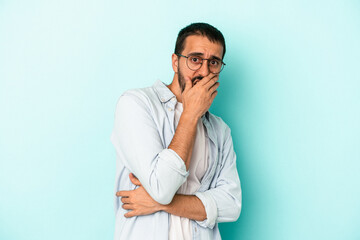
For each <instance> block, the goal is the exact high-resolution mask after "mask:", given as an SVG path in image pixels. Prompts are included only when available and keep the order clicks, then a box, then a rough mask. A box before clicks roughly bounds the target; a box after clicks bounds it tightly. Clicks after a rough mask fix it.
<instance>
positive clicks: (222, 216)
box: [195, 127, 242, 229]
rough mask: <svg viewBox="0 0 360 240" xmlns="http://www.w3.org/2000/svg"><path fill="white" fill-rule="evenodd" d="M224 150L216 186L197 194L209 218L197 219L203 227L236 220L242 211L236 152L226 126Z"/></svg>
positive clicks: (216, 177)
mask: <svg viewBox="0 0 360 240" xmlns="http://www.w3.org/2000/svg"><path fill="white" fill-rule="evenodd" d="M225 136H226V137H225V141H224V145H223V150H222V151H221V152H220V154H221V156H220V159H219V161H220V163H219V165H218V167H220V169H219V171H218V173H217V176H215V179H216V184H215V187H213V188H211V189H209V190H206V191H204V192H197V193H196V194H195V195H196V196H197V197H198V198H199V199H200V200H201V201H202V203H203V205H204V207H205V211H206V215H207V219H205V220H204V221H196V222H197V223H198V224H199V225H200V226H202V227H208V228H211V229H212V228H213V227H214V226H215V223H217V222H233V221H236V220H237V219H238V218H239V216H240V212H241V206H242V193H241V186H240V179H239V175H238V172H237V169H236V154H235V151H234V147H233V142H232V138H231V134H230V128H228V127H227V128H226V134H225Z"/></svg>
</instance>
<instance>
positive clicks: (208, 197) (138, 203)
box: [117, 127, 242, 228]
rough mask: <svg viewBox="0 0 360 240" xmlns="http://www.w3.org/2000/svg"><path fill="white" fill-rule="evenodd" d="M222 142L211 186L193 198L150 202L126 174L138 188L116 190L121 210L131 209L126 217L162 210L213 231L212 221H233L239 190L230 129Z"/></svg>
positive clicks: (144, 192)
mask: <svg viewBox="0 0 360 240" xmlns="http://www.w3.org/2000/svg"><path fill="white" fill-rule="evenodd" d="M225 132H226V133H227V135H226V140H225V143H224V146H223V151H222V152H221V153H220V154H221V156H220V159H219V161H220V162H221V163H220V168H218V169H217V173H216V176H215V179H216V181H215V186H214V187H213V188H211V189H209V190H207V191H205V192H197V193H196V194H195V196H193V195H180V194H176V195H175V196H174V198H173V200H172V202H171V203H170V204H167V205H162V204H159V203H157V202H156V201H154V200H153V199H152V198H151V197H150V196H149V195H148V194H147V193H146V190H145V189H144V188H143V187H142V186H141V183H140V181H139V180H138V179H136V178H134V177H133V176H132V175H131V174H130V179H131V181H132V182H133V184H135V185H138V186H140V187H139V188H137V189H135V190H132V191H120V192H118V193H117V196H118V197H122V198H121V201H122V202H123V203H124V204H123V208H124V209H127V210H132V211H130V212H128V213H126V214H125V216H126V217H133V216H139V215H147V214H152V213H154V212H157V211H161V210H162V211H165V212H168V213H170V214H173V215H176V216H181V217H186V218H189V219H192V220H196V221H197V223H198V224H199V225H201V226H202V227H209V228H213V227H214V226H215V223H216V222H231V221H236V220H237V219H238V217H239V215H240V211H241V204H242V203H241V188H240V180H239V176H238V173H237V169H236V155H235V152H234V149H233V143H232V138H231V135H230V129H229V128H228V127H227V129H226V130H225Z"/></svg>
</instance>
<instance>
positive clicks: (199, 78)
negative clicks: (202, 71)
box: [191, 76, 204, 85]
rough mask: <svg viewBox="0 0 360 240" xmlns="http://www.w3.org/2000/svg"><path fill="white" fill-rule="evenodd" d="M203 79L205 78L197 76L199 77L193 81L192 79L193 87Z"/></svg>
mask: <svg viewBox="0 0 360 240" xmlns="http://www.w3.org/2000/svg"><path fill="white" fill-rule="evenodd" d="M203 78H204V77H202V76H197V77H194V78H193V79H191V82H192V83H193V85H195V84H196V83H197V82H198V81H200V80H201V79H203Z"/></svg>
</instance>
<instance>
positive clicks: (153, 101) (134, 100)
mask: <svg viewBox="0 0 360 240" xmlns="http://www.w3.org/2000/svg"><path fill="white" fill-rule="evenodd" d="M160 103H161V102H160V101H159V98H158V96H157V93H156V91H155V90H154V88H153V87H151V86H150V87H144V88H133V89H128V90H126V91H125V92H123V93H122V94H121V95H120V97H119V98H118V100H117V104H116V105H117V108H119V107H126V106H127V107H139V108H146V109H151V108H153V106H154V105H158V104H160Z"/></svg>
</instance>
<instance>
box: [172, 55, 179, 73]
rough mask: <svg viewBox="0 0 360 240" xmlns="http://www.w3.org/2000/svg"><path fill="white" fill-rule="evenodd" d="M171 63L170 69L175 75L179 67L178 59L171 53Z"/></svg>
mask: <svg viewBox="0 0 360 240" xmlns="http://www.w3.org/2000/svg"><path fill="white" fill-rule="evenodd" d="M171 62H172V68H173V70H174V72H175V73H177V72H178V66H179V57H178V56H177V55H176V54H175V53H173V54H172V55H171Z"/></svg>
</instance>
